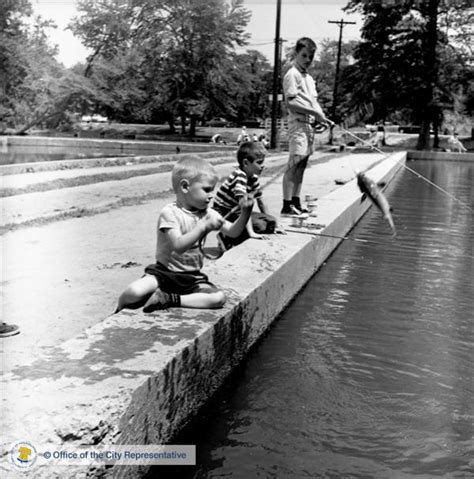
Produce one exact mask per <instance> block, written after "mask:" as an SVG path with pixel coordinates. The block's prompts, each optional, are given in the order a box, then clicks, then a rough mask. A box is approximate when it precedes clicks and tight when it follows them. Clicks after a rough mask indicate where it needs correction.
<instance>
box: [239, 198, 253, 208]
mask: <svg viewBox="0 0 474 479" xmlns="http://www.w3.org/2000/svg"><path fill="white" fill-rule="evenodd" d="M253 202H254V199H253V196H252V195H245V196H242V198H241V199H240V201H239V207H240V209H241V210H248V209H250V210H251V209H252V208H253Z"/></svg>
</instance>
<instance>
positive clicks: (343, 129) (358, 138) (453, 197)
mask: <svg viewBox="0 0 474 479" xmlns="http://www.w3.org/2000/svg"><path fill="white" fill-rule="evenodd" d="M336 126H337V127H338V128H340V129H341V130H342V131H343V132H344V133H347V134H348V135H350V136H352V137H353V138H355V139H357V140H358V141H360V142H362V143H365V144H366V145H368V146H369V147H370V148H372V149H373V150H375V151H376V152H377V153H381V154H382V155H386V153H384V152H383V151H382V150H381V149H380V148H378V147H376V146H375V145H373V144H372V143H370V142H369V141H366V140H364V139H362V138H360V137H359V136H357V135H355V134H354V133H352V132H351V131H349V130H346V129H345V128H344V127H342V126H341V125H336ZM387 156H389V155H387ZM396 161H397V163H400V164H401V165H402V166H403V168H405V169H406V170H408V171H409V172H410V173H412V174H414V175H415V176H416V177H417V178H420V179H422V180H424V181H426V182H427V183H428V184H430V185H431V186H434V187H435V188H436V189H438V190H439V191H441V192H442V193H444V194H445V195H447V196H449V197H450V198H451V199H452V200H454V201H456V202H458V203H460V204H461V205H463V206H464V207H466V208H468V209H469V210H470V211H473V208H472V207H471V206H470V205H468V204H467V203H465V202H464V201H462V200H460V199H458V198H456V196H454V195H453V194H452V193H450V192H449V191H447V190H445V189H444V188H442V187H441V186H439V185H437V184H436V183H434V182H433V181H431V180H430V179H429V178H426V176H423V175H422V174H420V173H418V172H417V171H415V170H413V169H412V168H410V167H409V166H407V165H406V164H405V163H401V162H400V161H399V160H396ZM351 166H352V165H351Z"/></svg>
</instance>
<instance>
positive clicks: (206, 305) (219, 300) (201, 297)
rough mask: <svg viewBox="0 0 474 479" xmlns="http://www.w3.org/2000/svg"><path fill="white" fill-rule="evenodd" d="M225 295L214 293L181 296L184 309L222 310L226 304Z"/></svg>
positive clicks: (219, 292)
mask: <svg viewBox="0 0 474 479" xmlns="http://www.w3.org/2000/svg"><path fill="white" fill-rule="evenodd" d="M225 300H226V297H225V294H224V293H223V292H222V291H216V292H214V293H191V294H183V295H182V296H181V306H182V307H183V308H198V309H200V308H202V309H214V308H222V306H224V304H225Z"/></svg>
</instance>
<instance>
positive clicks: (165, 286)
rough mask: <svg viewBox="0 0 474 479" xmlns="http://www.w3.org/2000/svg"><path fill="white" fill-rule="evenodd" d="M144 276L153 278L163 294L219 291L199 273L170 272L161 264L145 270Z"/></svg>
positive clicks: (150, 266)
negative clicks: (147, 275)
mask: <svg viewBox="0 0 474 479" xmlns="http://www.w3.org/2000/svg"><path fill="white" fill-rule="evenodd" d="M145 274H149V275H152V276H154V277H155V278H156V280H157V281H158V286H159V287H160V289H161V290H162V291H163V292H165V293H176V294H191V293H216V292H218V291H219V288H218V287H217V286H216V285H214V284H212V283H211V282H210V281H209V279H208V277H207V275H205V274H204V273H202V272H201V271H186V272H178V271H170V270H169V269H168V268H166V267H165V266H163V265H162V264H161V263H155V264H150V265H149V266H147V267H146V268H145Z"/></svg>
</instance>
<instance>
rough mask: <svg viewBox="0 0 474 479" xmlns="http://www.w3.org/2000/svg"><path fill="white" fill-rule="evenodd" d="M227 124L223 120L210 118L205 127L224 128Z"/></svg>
mask: <svg viewBox="0 0 474 479" xmlns="http://www.w3.org/2000/svg"><path fill="white" fill-rule="evenodd" d="M228 123H229V122H228V121H227V120H226V119H225V118H211V119H210V120H209V121H208V122H207V126H217V127H226V126H227V125H228Z"/></svg>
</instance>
